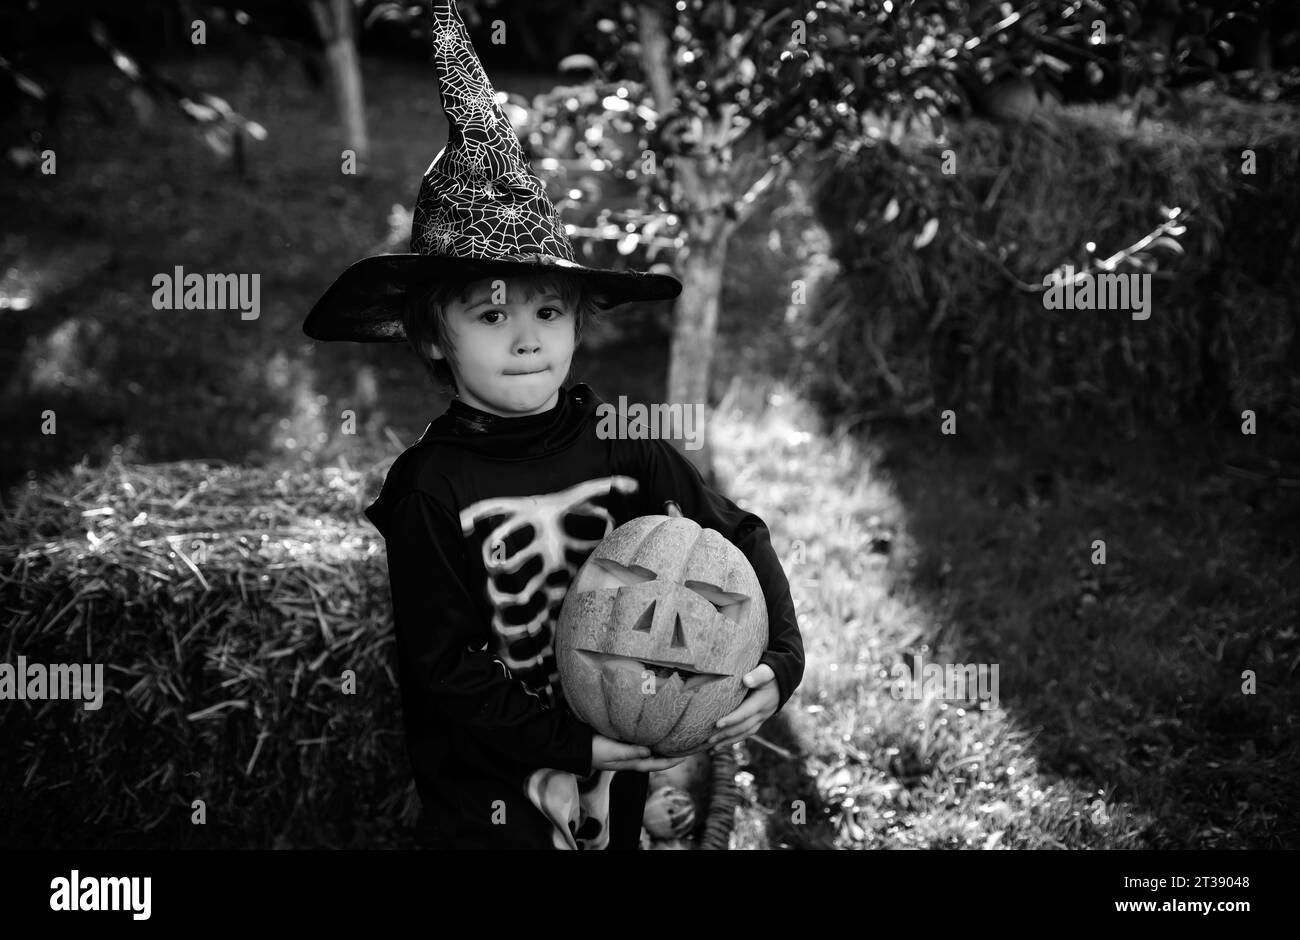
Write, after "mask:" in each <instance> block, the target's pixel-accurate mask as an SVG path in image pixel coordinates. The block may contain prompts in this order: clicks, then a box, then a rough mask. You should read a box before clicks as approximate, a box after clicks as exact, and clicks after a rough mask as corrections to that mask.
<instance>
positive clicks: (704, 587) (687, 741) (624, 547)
mask: <svg viewBox="0 0 1300 940" xmlns="http://www.w3.org/2000/svg"><path fill="white" fill-rule="evenodd" d="M766 648H767V604H766V602H765V600H764V598H763V590H762V588H761V587H760V585H759V583H758V577H757V575H755V574H754V569H753V568H752V567H751V566H750V564H749V560H748V559H747V558H745V556H744V554H743V553H742V552H741V551H740V549H738V548H736V547H735V546H734V545H732V544H731V543H730V542H728V541H727V540H726V539H725V538H724V537H723V536H722V535H721V534H720V533H718V532H715V531H714V530H712V529H703V528H701V527H700V526H699V525H698V524H697V523H696V522H694V521H693V520H691V519H687V518H684V517H681V516H641V517H640V518H638V519H633V520H632V521H631V522H628V523H626V524H625V525H622V526H619V527H618V528H617V529H615V530H614V531H613V532H611V533H610V534H609V535H607V536H606V537H605V538H604V540H603V541H601V543H600V544H599V545H598V546H596V550H595V551H593V552H592V553H591V555H590V556H589V557H588V558H587V561H586V562H585V563H584V564H583V566H582V568H581V569H580V570H579V571H578V576H577V578H576V579H575V580H574V582H573V584H572V585H571V586H570V588H569V591H568V594H567V595H566V597H565V599H564V606H563V608H562V609H561V611H560V619H559V621H558V623H557V625H556V636H555V655H556V660H557V662H558V665H559V670H560V684H561V686H562V687H563V689H564V696H565V699H566V700H567V701H568V702H569V705H570V706H571V707H572V709H573V712H574V714H576V715H577V716H578V717H579V718H581V719H582V720H583V721H585V722H587V724H589V725H591V726H592V727H593V728H595V729H596V730H597V731H599V732H600V733H601V734H603V735H605V736H607V737H611V738H614V739H616V740H619V741H626V742H628V743H631V744H641V745H645V746H648V747H649V748H650V749H651V750H652V751H653V752H654V753H655V754H658V755H662V756H665V757H677V756H680V755H683V754H690V753H693V752H695V751H698V750H700V749H701V748H702V747H703V746H704V743H705V741H707V740H708V738H709V736H710V735H711V734H712V733H713V732H714V731H715V730H716V728H715V725H716V723H717V721H718V719H719V718H721V717H722V716H723V715H726V714H728V713H730V712H732V711H734V710H735V709H736V707H737V706H738V705H739V704H740V703H741V701H742V700H743V699H744V697H745V693H746V692H747V691H748V690H747V689H746V688H745V686H744V684H743V683H742V682H741V679H742V678H743V677H744V675H745V673H747V672H749V671H750V670H752V669H753V668H754V667H755V666H757V665H758V660H759V658H760V657H761V656H762V654H763V650H765V649H766Z"/></svg>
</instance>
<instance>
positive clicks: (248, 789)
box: [0, 461, 418, 848]
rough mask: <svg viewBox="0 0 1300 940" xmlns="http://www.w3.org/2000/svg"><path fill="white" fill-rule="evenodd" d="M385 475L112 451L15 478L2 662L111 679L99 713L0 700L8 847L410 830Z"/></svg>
mask: <svg viewBox="0 0 1300 940" xmlns="http://www.w3.org/2000/svg"><path fill="white" fill-rule="evenodd" d="M378 485H379V476H378V475H377V471H372V472H371V473H370V474H361V473H354V472H344V471H340V470H336V469H322V470H313V471H303V472H289V471H280V470H262V469H249V468H241V467H238V466H232V465H229V464H219V463H211V462H180V463H173V464H164V465H152V466H128V465H124V464H122V463H121V462H120V461H115V462H113V463H111V464H110V465H108V466H106V467H101V468H90V467H88V466H85V465H79V466H77V467H75V468H74V469H73V470H71V471H70V472H67V473H64V474H60V475H57V476H54V477H52V478H50V479H47V480H45V481H43V482H40V483H36V482H32V483H30V484H28V485H27V486H26V487H20V488H17V489H16V490H15V491H14V492H13V494H12V497H13V498H12V499H11V500H10V502H11V503H12V505H13V509H12V511H11V512H9V513H7V515H6V516H5V517H4V518H3V519H2V520H0V565H2V570H3V571H4V572H5V575H4V580H3V583H2V584H0V603H2V604H3V607H4V609H5V610H6V612H7V613H6V617H7V618H8V622H7V627H6V630H5V633H4V641H5V647H6V649H5V657H4V660H3V661H5V662H10V663H14V662H16V661H17V657H18V656H19V655H20V654H21V655H23V656H25V657H26V659H27V661H28V662H39V663H100V664H103V666H104V684H105V686H106V690H105V694H104V700H103V704H102V707H101V708H100V709H99V710H87V709H86V708H84V707H83V705H82V704H80V703H77V702H69V701H30V700H29V701H21V702H20V701H8V702H5V703H4V705H3V707H0V739H2V740H3V741H4V742H5V747H4V750H5V754H6V760H5V761H3V762H0V789H2V790H3V792H5V793H6V799H5V800H4V801H3V807H2V808H0V833H3V834H4V836H3V838H4V840H5V844H6V845H8V846H44V847H65V846H66V847H71V846H78V847H83V846H84V847H163V846H187V847H200V848H215V847H268V848H269V847H272V846H279V847H284V846H308V845H319V846H342V845H352V844H362V845H375V844H383V843H385V842H388V841H391V840H392V839H393V838H395V836H396V832H397V830H399V829H400V827H401V826H403V825H409V824H411V823H413V822H414V816H415V812H416V810H417V808H418V802H417V800H416V798H415V795H414V791H413V788H411V787H410V786H409V783H410V775H409V769H408V768H407V766H406V758H405V754H404V751H403V749H402V746H401V737H400V733H401V729H400V712H399V700H398V694H397V683H396V679H395V676H394V672H393V665H392V663H393V657H392V654H391V650H390V643H391V642H392V631H391V622H390V619H389V605H388V584H387V569H386V565H385V562H384V552H383V544H382V539H381V538H380V536H379V535H378V533H376V532H375V531H374V529H373V527H371V526H370V525H369V523H368V522H367V521H366V520H365V518H364V516H362V514H361V508H362V506H363V505H364V502H365V494H368V493H374V492H377V488H378ZM345 670H351V671H352V672H353V673H354V674H355V694H344V693H343V691H342V680H343V676H344V673H345ZM195 800H203V801H204V803H205V809H206V814H207V822H206V825H194V824H193V823H192V822H191V816H192V814H193V813H194V809H193V801H195Z"/></svg>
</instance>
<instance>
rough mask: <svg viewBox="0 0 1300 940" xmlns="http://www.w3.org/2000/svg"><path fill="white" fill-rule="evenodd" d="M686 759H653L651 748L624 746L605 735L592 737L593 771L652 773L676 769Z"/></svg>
mask: <svg viewBox="0 0 1300 940" xmlns="http://www.w3.org/2000/svg"><path fill="white" fill-rule="evenodd" d="M684 760H686V758H685V757H651V756H650V748H648V747H643V746H641V745H639V744H624V743H623V742H622V741H615V740H614V739H613V738H607V737H605V736H604V735H603V734H600V733H597V734H593V735H592V736H591V769H592V770H637V771H642V772H644V773H651V772H653V771H656V770H667V769H668V768H669V767H675V766H676V765H678V764H680V763H681V762H682V761H684Z"/></svg>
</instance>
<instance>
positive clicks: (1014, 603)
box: [873, 421, 1300, 848]
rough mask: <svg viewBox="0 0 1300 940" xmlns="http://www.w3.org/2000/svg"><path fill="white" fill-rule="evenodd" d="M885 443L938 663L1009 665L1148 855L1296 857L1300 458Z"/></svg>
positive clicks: (1275, 449)
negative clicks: (1193, 852)
mask: <svg viewBox="0 0 1300 940" xmlns="http://www.w3.org/2000/svg"><path fill="white" fill-rule="evenodd" d="M873 437H874V440H875V443H876V444H877V445H878V446H879V447H881V449H882V452H883V454H884V468H885V469H886V470H887V471H888V472H889V474H890V476H891V477H892V479H893V480H894V481H895V484H896V487H897V491H898V494H899V496H900V498H901V500H902V501H903V503H904V504H905V510H906V513H907V516H908V523H907V525H908V529H909V531H910V534H911V537H912V538H914V539H915V540H916V542H917V544H918V553H917V558H918V561H919V564H918V566H917V568H916V570H915V571H914V572H913V575H912V584H913V585H914V587H915V588H916V590H917V591H918V593H919V594H920V596H921V598H922V599H923V601H924V603H925V605H926V606H927V607H928V608H929V609H930V610H932V611H933V612H934V613H935V616H936V620H942V621H943V622H945V623H946V624H947V625H948V626H947V627H946V628H945V629H943V630H941V631H936V632H932V633H930V634H929V635H928V636H927V640H928V642H929V643H930V645H931V646H932V647H933V653H932V654H931V657H930V658H931V659H932V661H933V660H938V661H948V662H963V661H964V662H972V661H974V662H982V663H987V664H999V666H1000V673H1001V695H1000V697H1001V701H1002V707H1003V708H1004V709H1005V710H1006V711H1007V712H1008V713H1009V715H1011V716H1012V717H1013V718H1014V720H1015V721H1016V722H1017V723H1018V724H1021V725H1026V724H1027V725H1031V726H1032V727H1033V728H1034V729H1035V735H1036V738H1035V742H1034V751H1035V753H1036V755H1037V758H1038V762H1039V767H1040V769H1041V770H1043V771H1045V772H1047V773H1048V774H1049V775H1059V776H1061V777H1066V778H1073V779H1075V780H1077V781H1079V782H1080V783H1082V784H1085V785H1086V786H1089V787H1092V788H1093V789H1094V792H1099V793H1101V794H1102V799H1103V800H1104V803H1105V804H1106V805H1107V811H1108V812H1109V813H1110V814H1111V815H1112V816H1113V815H1115V814H1116V812H1119V813H1129V814H1132V818H1133V819H1134V820H1138V819H1143V820H1145V822H1143V823H1140V824H1138V828H1140V829H1141V830H1142V831H1141V835H1140V838H1139V839H1138V840H1137V844H1141V845H1146V846H1148V847H1152V848H1216V847H1221V848H1243V847H1250V848H1282V847H1290V848H1294V847H1296V846H1297V845H1300V838H1298V833H1297V827H1298V824H1297V820H1300V800H1298V799H1297V797H1296V791H1295V788H1294V786H1293V781H1294V780H1295V779H1296V776H1297V773H1298V772H1300V749H1298V747H1297V743H1296V735H1295V731H1296V722H1297V716H1298V715H1300V690H1297V686H1296V682H1295V672H1296V668H1297V664H1298V663H1300V642H1298V640H1300V638H1298V637H1297V634H1296V622H1297V613H1300V589H1298V588H1297V585H1298V584H1300V578H1297V568H1298V567H1300V564H1298V562H1297V546H1298V543H1300V535H1298V533H1300V490H1297V489H1295V488H1291V487H1288V486H1287V481H1288V476H1287V471H1286V469H1285V468H1286V467H1288V466H1289V467H1291V468H1297V467H1300V442H1297V441H1296V440H1294V439H1286V438H1273V439H1269V438H1267V437H1261V438H1257V439H1255V438H1246V437H1242V436H1240V435H1236V436H1235V437H1234V436H1232V435H1231V434H1214V435H1211V434H1208V433H1206V434H1204V435H1193V434H1187V435H1183V436H1161V435H1156V434H1154V433H1152V434H1149V435H1142V436H1140V437H1138V438H1137V439H1135V440H1128V441H1126V440H1123V439H1122V438H1121V437H1120V436H1119V435H1118V434H1117V433H1115V432H1113V431H1112V430H1111V429H1109V428H1106V427H1094V426H1089V425H1086V424H1071V425H1068V426H1066V425H1058V426H1052V427H1040V428H1032V429H1028V430H1021V431H1014V430H1006V429H1004V428H995V427H991V426H988V425H984V426H977V425H976V424H975V423H974V422H973V421H966V422H965V423H963V424H962V426H961V428H960V430H959V434H958V435H957V436H956V437H944V436H942V435H940V434H938V433H937V432H936V431H934V430H931V429H893V430H890V431H884V432H879V433H877V434H876V435H873ZM1269 461H1276V463H1270V462H1269ZM1290 475H1291V476H1292V477H1294V476H1296V475H1297V474H1296V473H1295V472H1294V470H1292V471H1291V474H1290ZM1102 543H1104V550H1105V556H1104V557H1105V563H1104V564H1102V563H1099V562H1100V560H1101V557H1102V556H1101V554H1100V550H1101V546H1102Z"/></svg>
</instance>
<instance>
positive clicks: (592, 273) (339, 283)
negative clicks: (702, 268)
mask: <svg viewBox="0 0 1300 940" xmlns="http://www.w3.org/2000/svg"><path fill="white" fill-rule="evenodd" d="M551 272H555V273H564V274H571V275H574V276H576V277H580V278H582V279H583V280H584V281H586V282H587V283H588V286H589V287H590V288H591V290H592V294H593V296H594V298H595V301H596V305H597V306H598V307H601V308H602V309H608V308H609V307H616V306H618V305H619V304H625V303H628V302H630V301H634V300H641V301H652V300H672V299H673V298H674V297H676V296H677V295H678V294H680V293H681V292H682V285H681V282H680V281H678V280H677V278H675V277H672V276H670V275H667V274H651V273H648V272H641V271H617V270H613V269H608V268H589V267H586V266H584V265H580V264H577V263H575V262H572V261H565V260H563V259H561V258H541V257H540V256H539V257H536V258H533V259H530V260H511V259H503V258H457V257H451V256H447V255H418V254H393V255H374V256H372V257H369V258H362V259H361V260H360V261H357V262H354V263H353V264H352V265H351V266H349V267H348V269H347V270H346V271H344V272H343V273H342V274H341V275H339V277H338V279H337V280H335V282H334V283H333V284H331V285H330V287H329V289H328V290H327V291H326V292H325V293H324V295H323V296H322V297H321V298H320V300H318V301H316V303H315V305H313V306H312V308H311V312H310V313H308V314H307V319H306V320H305V321H303V325H302V331H303V332H304V333H306V334H307V335H308V336H310V337H311V338H312V339H316V340H324V341H350V342H355V343H399V342H404V341H405V340H406V329H405V327H404V326H403V325H402V306H403V304H404V303H405V299H406V297H407V296H408V295H409V294H410V293H411V292H412V291H414V290H417V289H418V290H423V289H427V288H430V287H433V286H434V285H435V284H437V283H438V282H439V281H442V280H447V279H452V278H454V279H455V280H457V281H477V280H481V279H483V278H489V277H522V276H527V275H536V274H544V273H551Z"/></svg>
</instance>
